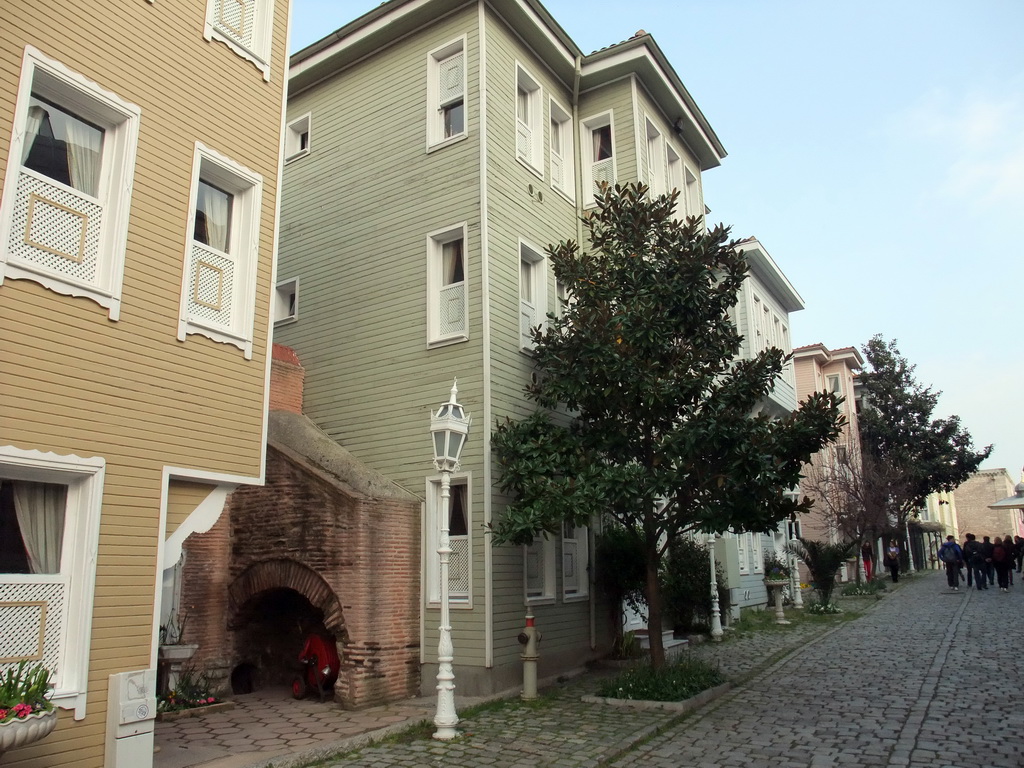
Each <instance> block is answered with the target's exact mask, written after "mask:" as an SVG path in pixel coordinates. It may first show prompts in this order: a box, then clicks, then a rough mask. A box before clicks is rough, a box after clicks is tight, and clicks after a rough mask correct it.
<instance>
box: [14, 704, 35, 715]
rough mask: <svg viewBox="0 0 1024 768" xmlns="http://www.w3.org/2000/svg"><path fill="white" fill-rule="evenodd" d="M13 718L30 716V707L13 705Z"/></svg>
mask: <svg viewBox="0 0 1024 768" xmlns="http://www.w3.org/2000/svg"><path fill="white" fill-rule="evenodd" d="M13 711H14V716H15V717H28V716H29V715H31V714H32V707H31V706H30V705H28V704H24V703H21V704H15V705H14V707H13Z"/></svg>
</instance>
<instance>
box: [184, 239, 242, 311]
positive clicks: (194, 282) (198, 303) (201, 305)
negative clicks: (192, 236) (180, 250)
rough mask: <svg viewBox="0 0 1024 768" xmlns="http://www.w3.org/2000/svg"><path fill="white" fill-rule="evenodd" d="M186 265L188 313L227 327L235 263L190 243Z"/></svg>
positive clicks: (201, 246) (198, 244) (215, 252)
mask: <svg viewBox="0 0 1024 768" xmlns="http://www.w3.org/2000/svg"><path fill="white" fill-rule="evenodd" d="M191 257H192V258H191V263H190V264H189V270H188V275H189V282H188V314H189V317H191V318H201V319H203V320H207V321H210V322H213V323H216V324H217V325H221V326H224V327H225V328H230V327H231V307H232V301H233V299H234V283H235V263H234V262H233V261H232V260H231V259H229V258H227V257H226V256H225V255H223V254H221V253H219V252H218V251H214V250H211V249H209V248H206V247H205V246H203V245H202V244H201V243H196V242H193V243H192V252H191Z"/></svg>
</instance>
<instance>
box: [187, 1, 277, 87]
mask: <svg viewBox="0 0 1024 768" xmlns="http://www.w3.org/2000/svg"><path fill="white" fill-rule="evenodd" d="M273 23H274V3H273V2H272V0H208V4H207V6H206V27H205V29H204V31H203V37H204V38H205V39H206V40H219V41H220V42H222V43H224V44H225V45H226V46H228V48H230V49H231V50H232V51H234V52H235V53H237V54H238V55H239V56H241V57H242V58H243V59H246V60H247V61H251V62H252V63H253V64H254V65H255V66H256V69H258V70H259V71H260V72H262V73H263V79H264V80H267V81H269V80H270V41H271V34H272V31H273Z"/></svg>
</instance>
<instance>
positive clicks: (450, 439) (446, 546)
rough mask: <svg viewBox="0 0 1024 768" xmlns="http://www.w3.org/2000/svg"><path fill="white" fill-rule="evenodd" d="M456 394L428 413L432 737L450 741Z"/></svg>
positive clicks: (462, 423) (461, 435)
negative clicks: (436, 581) (437, 615)
mask: <svg viewBox="0 0 1024 768" xmlns="http://www.w3.org/2000/svg"><path fill="white" fill-rule="evenodd" d="M457 394H458V387H457V382H453V383H452V392H451V397H450V398H449V399H448V402H447V403H443V404H442V405H441V407H440V408H438V409H437V413H434V414H431V417H430V434H431V437H433V441H434V468H435V469H437V471H438V472H440V473H441V505H440V507H441V509H440V517H441V520H440V522H441V531H440V535H439V537H438V544H437V558H438V563H439V566H440V569H439V570H440V580H441V584H440V587H441V589H440V596H441V625H440V627H439V628H438V640H437V711H436V713H435V714H434V725H435V726H437V730H436V731H435V732H434V738H435V739H438V740H439V741H450V740H451V739H454V738H455V737H456V736H457V735H458V731H456V730H455V726H456V725H458V724H459V715H458V713H457V712H456V711H455V673H454V672H453V671H452V662H453V661H454V660H455V649H454V648H453V646H452V626H451V606H450V604H449V594H448V592H449V584H448V558H449V557H450V556H451V554H452V548H451V541H450V540H449V537H448V526H449V523H450V521H449V519H448V516H449V511H448V503H449V498H450V495H451V482H452V472H457V471H458V469H459V466H460V464H459V459H460V457H461V456H462V448H463V446H465V444H466V435H467V434H468V433H469V421H470V417H469V414H467V413H466V412H465V409H464V408H463V407H462V406H461V405H459V404H458V403H457V402H456V401H455V396H456V395H457Z"/></svg>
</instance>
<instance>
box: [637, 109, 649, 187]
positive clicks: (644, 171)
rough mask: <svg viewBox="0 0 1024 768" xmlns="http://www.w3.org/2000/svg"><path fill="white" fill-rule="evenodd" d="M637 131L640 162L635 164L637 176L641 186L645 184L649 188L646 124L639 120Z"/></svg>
mask: <svg viewBox="0 0 1024 768" xmlns="http://www.w3.org/2000/svg"><path fill="white" fill-rule="evenodd" d="M639 131H640V160H639V162H638V163H637V175H638V176H639V177H640V183H641V184H647V185H648V186H650V184H651V175H650V161H649V160H648V156H649V155H650V151H651V140H650V139H649V138H647V130H646V123H645V121H644V120H643V119H642V118H641V120H640V127H639Z"/></svg>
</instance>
